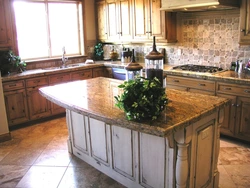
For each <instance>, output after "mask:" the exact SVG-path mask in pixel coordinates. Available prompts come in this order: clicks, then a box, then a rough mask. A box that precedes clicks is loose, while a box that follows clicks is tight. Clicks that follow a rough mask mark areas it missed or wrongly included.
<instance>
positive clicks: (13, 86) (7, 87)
mask: <svg viewBox="0 0 250 188" xmlns="http://www.w3.org/2000/svg"><path fill="white" fill-rule="evenodd" d="M24 87H25V82H24V80H17V81H11V82H4V83H3V90H4V91H11V90H17V89H23V88H24Z"/></svg>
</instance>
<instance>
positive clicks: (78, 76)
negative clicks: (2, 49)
mask: <svg viewBox="0 0 250 188" xmlns="http://www.w3.org/2000/svg"><path fill="white" fill-rule="evenodd" d="M89 78H92V69H87V70H82V71H77V72H72V73H71V80H85V79H89Z"/></svg>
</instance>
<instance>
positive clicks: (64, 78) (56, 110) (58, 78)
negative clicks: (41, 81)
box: [49, 73, 70, 115]
mask: <svg viewBox="0 0 250 188" xmlns="http://www.w3.org/2000/svg"><path fill="white" fill-rule="evenodd" d="M68 81H70V73H61V74H55V75H51V76H49V85H55V84H61V83H64V82H68ZM64 112H65V109H64V108H62V107H61V106H59V105H57V104H55V103H51V113H52V115H55V114H61V113H64Z"/></svg>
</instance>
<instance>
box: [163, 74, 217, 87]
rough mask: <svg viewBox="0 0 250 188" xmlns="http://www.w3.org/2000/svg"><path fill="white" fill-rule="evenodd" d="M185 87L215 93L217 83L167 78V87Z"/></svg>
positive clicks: (176, 77)
mask: <svg viewBox="0 0 250 188" xmlns="http://www.w3.org/2000/svg"><path fill="white" fill-rule="evenodd" d="M168 84H170V85H175V86H183V87H188V88H195V89H200V90H208V91H215V82H214V81H208V80H200V79H192V78H183V77H178V76H167V85H168Z"/></svg>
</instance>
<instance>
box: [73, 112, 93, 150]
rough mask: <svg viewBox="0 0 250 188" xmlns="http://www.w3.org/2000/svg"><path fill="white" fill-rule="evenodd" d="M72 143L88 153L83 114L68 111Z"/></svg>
mask: <svg viewBox="0 0 250 188" xmlns="http://www.w3.org/2000/svg"><path fill="white" fill-rule="evenodd" d="M70 116H71V118H70V120H71V129H72V130H71V132H72V144H73V146H74V147H75V148H77V149H78V150H80V151H81V152H83V153H86V154H89V149H88V146H87V131H86V124H85V121H84V116H83V115H81V114H77V113H76V112H73V111H70Z"/></svg>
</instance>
